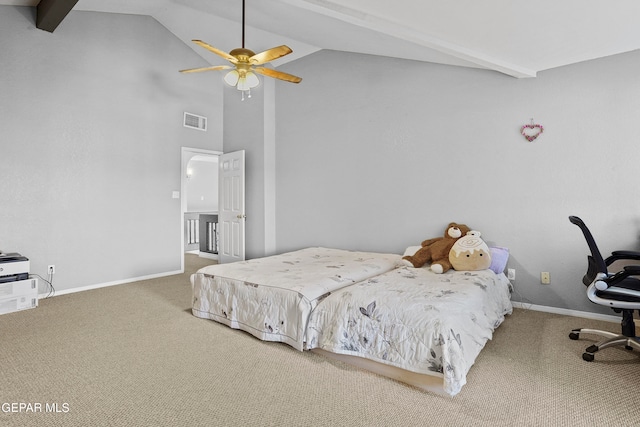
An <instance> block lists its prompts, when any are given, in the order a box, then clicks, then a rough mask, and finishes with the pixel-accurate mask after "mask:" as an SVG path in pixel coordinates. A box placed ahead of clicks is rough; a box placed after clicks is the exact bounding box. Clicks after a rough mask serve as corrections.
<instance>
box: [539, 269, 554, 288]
mask: <svg viewBox="0 0 640 427" xmlns="http://www.w3.org/2000/svg"><path fill="white" fill-rule="evenodd" d="M540 283H542V284H543V285H548V284H549V283H551V277H550V276H549V272H548V271H543V272H542V273H540Z"/></svg>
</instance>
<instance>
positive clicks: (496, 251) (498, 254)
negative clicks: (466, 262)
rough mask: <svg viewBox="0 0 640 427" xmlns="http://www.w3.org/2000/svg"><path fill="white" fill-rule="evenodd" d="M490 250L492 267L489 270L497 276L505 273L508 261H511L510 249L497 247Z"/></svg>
mask: <svg viewBox="0 0 640 427" xmlns="http://www.w3.org/2000/svg"><path fill="white" fill-rule="evenodd" d="M489 250H490V251H491V265H490V266H489V269H491V270H493V272H494V273H496V274H500V273H504V269H505V268H506V267H507V261H509V249H508V248H502V247H499V246H497V247H492V248H489Z"/></svg>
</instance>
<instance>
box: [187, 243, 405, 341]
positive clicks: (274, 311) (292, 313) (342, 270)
mask: <svg viewBox="0 0 640 427" xmlns="http://www.w3.org/2000/svg"><path fill="white" fill-rule="evenodd" d="M400 259H401V256H400V255H395V254H383V253H373V252H356V251H347V250H342V249H331V248H307V249H302V250H298V251H294V252H288V253H285V254H281V255H274V256H270V257H264V258H256V259H252V260H249V261H242V262H235V263H230V264H220V265H211V266H208V267H204V268H202V269H200V270H199V271H198V272H197V273H195V274H193V275H192V276H191V283H192V286H193V305H192V313H193V314H194V315H195V316H197V317H202V318H207V319H212V320H215V321H217V322H220V323H223V324H226V325H227V326H230V327H232V328H236V329H242V330H244V331H246V332H249V333H251V334H252V335H254V336H255V337H257V338H260V339H262V340H265V341H279V342H284V343H287V344H289V345H291V346H293V347H294V348H296V349H298V350H300V351H302V350H303V346H304V331H305V329H306V326H307V321H308V318H309V314H310V313H311V311H312V310H313V308H314V307H315V306H316V304H317V303H318V301H320V300H321V299H322V298H323V297H324V296H326V295H327V294H329V293H330V292H333V291H335V290H337V289H340V288H342V287H344V286H348V285H351V284H353V283H356V282H359V281H362V280H365V279H368V278H370V277H374V276H377V275H379V274H382V273H385V272H387V271H390V270H392V269H394V268H396V267H397V266H398V265H399V263H400Z"/></svg>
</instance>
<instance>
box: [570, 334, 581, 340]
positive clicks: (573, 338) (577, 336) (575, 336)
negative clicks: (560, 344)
mask: <svg viewBox="0 0 640 427" xmlns="http://www.w3.org/2000/svg"><path fill="white" fill-rule="evenodd" d="M569 338H571V339H572V340H577V339H579V338H580V334H578V333H577V332H571V333H570V334H569Z"/></svg>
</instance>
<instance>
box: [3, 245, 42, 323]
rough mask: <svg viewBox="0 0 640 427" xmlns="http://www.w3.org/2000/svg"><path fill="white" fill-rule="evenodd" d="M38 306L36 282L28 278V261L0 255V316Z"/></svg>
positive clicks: (8, 255)
mask: <svg viewBox="0 0 640 427" xmlns="http://www.w3.org/2000/svg"><path fill="white" fill-rule="evenodd" d="M37 306H38V281H37V280H36V279H30V278H29V259H28V258H26V257H24V256H22V255H20V254H18V253H8V254H0V314H5V313H12V312H14V311H18V310H26V309H28V308H35V307H37Z"/></svg>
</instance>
